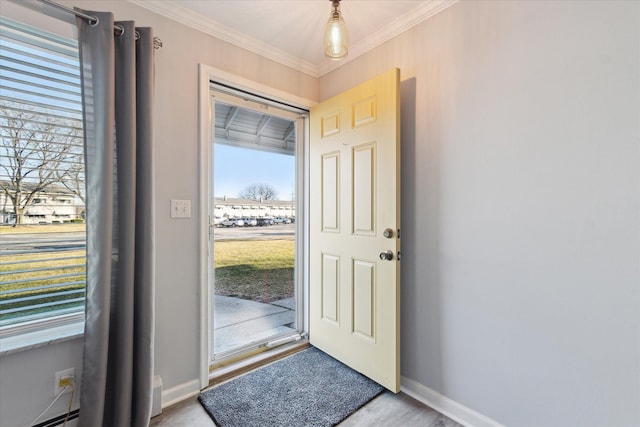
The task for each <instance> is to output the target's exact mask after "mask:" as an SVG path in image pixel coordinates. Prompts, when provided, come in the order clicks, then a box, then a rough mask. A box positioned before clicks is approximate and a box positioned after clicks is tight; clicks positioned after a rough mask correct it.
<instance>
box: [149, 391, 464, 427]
mask: <svg viewBox="0 0 640 427" xmlns="http://www.w3.org/2000/svg"><path fill="white" fill-rule="evenodd" d="M214 425H215V424H214V423H213V421H212V420H211V418H210V417H209V415H208V414H207V413H206V412H205V410H204V409H203V408H202V406H201V405H200V402H198V400H197V398H195V397H194V398H192V399H189V400H186V401H184V402H181V403H178V404H177V405H174V406H171V407H169V408H166V409H165V410H164V411H163V412H162V414H161V415H158V416H157V417H155V418H153V419H152V420H151V427H169V426H188V427H212V426H214ZM338 426H339V427H356V426H358V427H395V426H398V427H460V426H461V425H460V424H458V423H457V422H455V421H453V420H451V419H449V418H447V417H445V416H444V415H442V414H440V413H438V412H436V411H434V410H433V409H431V408H429V407H428V406H425V405H423V404H422V403H420V402H418V401H417V400H415V399H413V398H411V397H409V396H407V395H406V394H404V393H399V394H393V393H390V392H384V393H382V394H381V395H379V396H378V397H376V398H375V399H373V400H372V401H371V402H369V403H367V404H366V405H365V406H364V407H362V408H360V410H358V411H357V412H355V413H354V414H352V415H351V416H350V417H348V418H347V419H346V420H344V421H343V422H342V423H340V424H338ZM265 427H267V426H265ZM269 427H276V426H269ZM300 427H304V426H300Z"/></svg>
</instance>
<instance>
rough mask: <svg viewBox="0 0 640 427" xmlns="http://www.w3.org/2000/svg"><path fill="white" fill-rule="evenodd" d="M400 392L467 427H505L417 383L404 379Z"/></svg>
mask: <svg viewBox="0 0 640 427" xmlns="http://www.w3.org/2000/svg"><path fill="white" fill-rule="evenodd" d="M400 384H401V385H400V390H401V391H402V392H404V393H406V394H408V395H409V396H411V397H413V398H414V399H416V400H418V401H420V402H422V403H424V404H425V405H427V406H429V407H431V408H433V409H435V410H436V411H438V412H440V413H441V414H444V415H446V416H447V417H449V418H451V419H452V420H454V421H457V422H459V423H460V424H462V425H465V426H467V427H504V426H503V425H502V424H500V423H499V422H497V421H495V420H492V419H491V418H489V417H487V416H486V415H483V414H481V413H479V412H477V411H474V410H473V409H470V408H467V407H466V406H464V405H461V404H460V403H458V402H456V401H455V400H452V399H449V398H448V397H445V396H443V395H441V394H440V393H438V392H437V391H435V390H432V389H430V388H429V387H426V386H424V385H422V384H420V383H419V382H417V381H414V380H412V379H409V378H406V377H402V380H401V383H400Z"/></svg>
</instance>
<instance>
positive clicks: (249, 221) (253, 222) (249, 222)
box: [244, 218, 258, 227]
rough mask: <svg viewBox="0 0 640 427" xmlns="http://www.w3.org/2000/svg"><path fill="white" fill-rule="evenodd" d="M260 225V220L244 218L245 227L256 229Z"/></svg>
mask: <svg viewBox="0 0 640 427" xmlns="http://www.w3.org/2000/svg"><path fill="white" fill-rule="evenodd" d="M256 225H258V220H257V219H255V218H244V226H245V227H255V226H256Z"/></svg>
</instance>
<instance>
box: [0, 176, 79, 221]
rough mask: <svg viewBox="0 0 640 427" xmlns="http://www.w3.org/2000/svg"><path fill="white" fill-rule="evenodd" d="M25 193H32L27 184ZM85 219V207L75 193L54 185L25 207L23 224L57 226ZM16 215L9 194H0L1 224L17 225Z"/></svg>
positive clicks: (41, 192) (39, 193)
mask: <svg viewBox="0 0 640 427" xmlns="http://www.w3.org/2000/svg"><path fill="white" fill-rule="evenodd" d="M24 186H25V191H30V188H29V184H25V185H24ZM83 218H84V205H83V204H82V203H80V202H79V201H78V199H77V198H76V197H75V195H74V193H73V192H72V191H70V190H68V189H66V188H64V187H62V186H59V185H52V186H49V187H48V188H46V189H45V190H41V191H38V192H37V193H36V195H35V196H34V197H33V199H32V200H31V202H30V203H29V204H28V205H27V206H26V207H25V209H24V212H23V218H22V224H56V223H63V222H70V221H71V220H77V219H83ZM15 222H16V213H15V211H14V209H13V203H12V202H11V199H10V198H9V196H8V195H7V194H5V193H4V192H0V224H15Z"/></svg>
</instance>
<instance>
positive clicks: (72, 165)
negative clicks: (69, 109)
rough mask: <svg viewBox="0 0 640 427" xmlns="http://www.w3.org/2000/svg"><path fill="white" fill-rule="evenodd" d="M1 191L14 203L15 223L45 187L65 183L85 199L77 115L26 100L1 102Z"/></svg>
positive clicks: (79, 123)
mask: <svg viewBox="0 0 640 427" xmlns="http://www.w3.org/2000/svg"><path fill="white" fill-rule="evenodd" d="M0 138H1V142H2V143H1V145H0V146H1V148H2V151H1V152H0V191H1V192H2V193H4V194H5V195H6V197H7V198H8V199H9V200H10V201H11V204H12V205H13V211H14V213H15V215H16V224H21V223H22V219H23V215H24V211H25V208H26V207H27V206H29V204H30V203H31V202H32V201H33V199H34V197H35V196H36V195H37V194H38V193H39V192H42V191H46V190H49V189H51V188H53V187H55V186H56V185H62V186H64V187H66V188H67V189H68V190H70V191H72V192H73V193H74V194H75V195H76V196H78V197H79V198H80V199H82V200H83V201H84V185H81V184H80V182H81V180H83V176H84V173H83V171H84V167H83V166H82V160H83V159H82V156H83V151H82V150H83V148H82V144H81V138H82V125H81V122H80V121H79V120H78V119H74V118H72V117H65V116H62V115H60V113H59V112H55V113H53V112H49V111H47V109H45V108H41V107H37V106H30V105H27V104H22V103H16V102H8V101H4V100H3V101H0Z"/></svg>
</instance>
